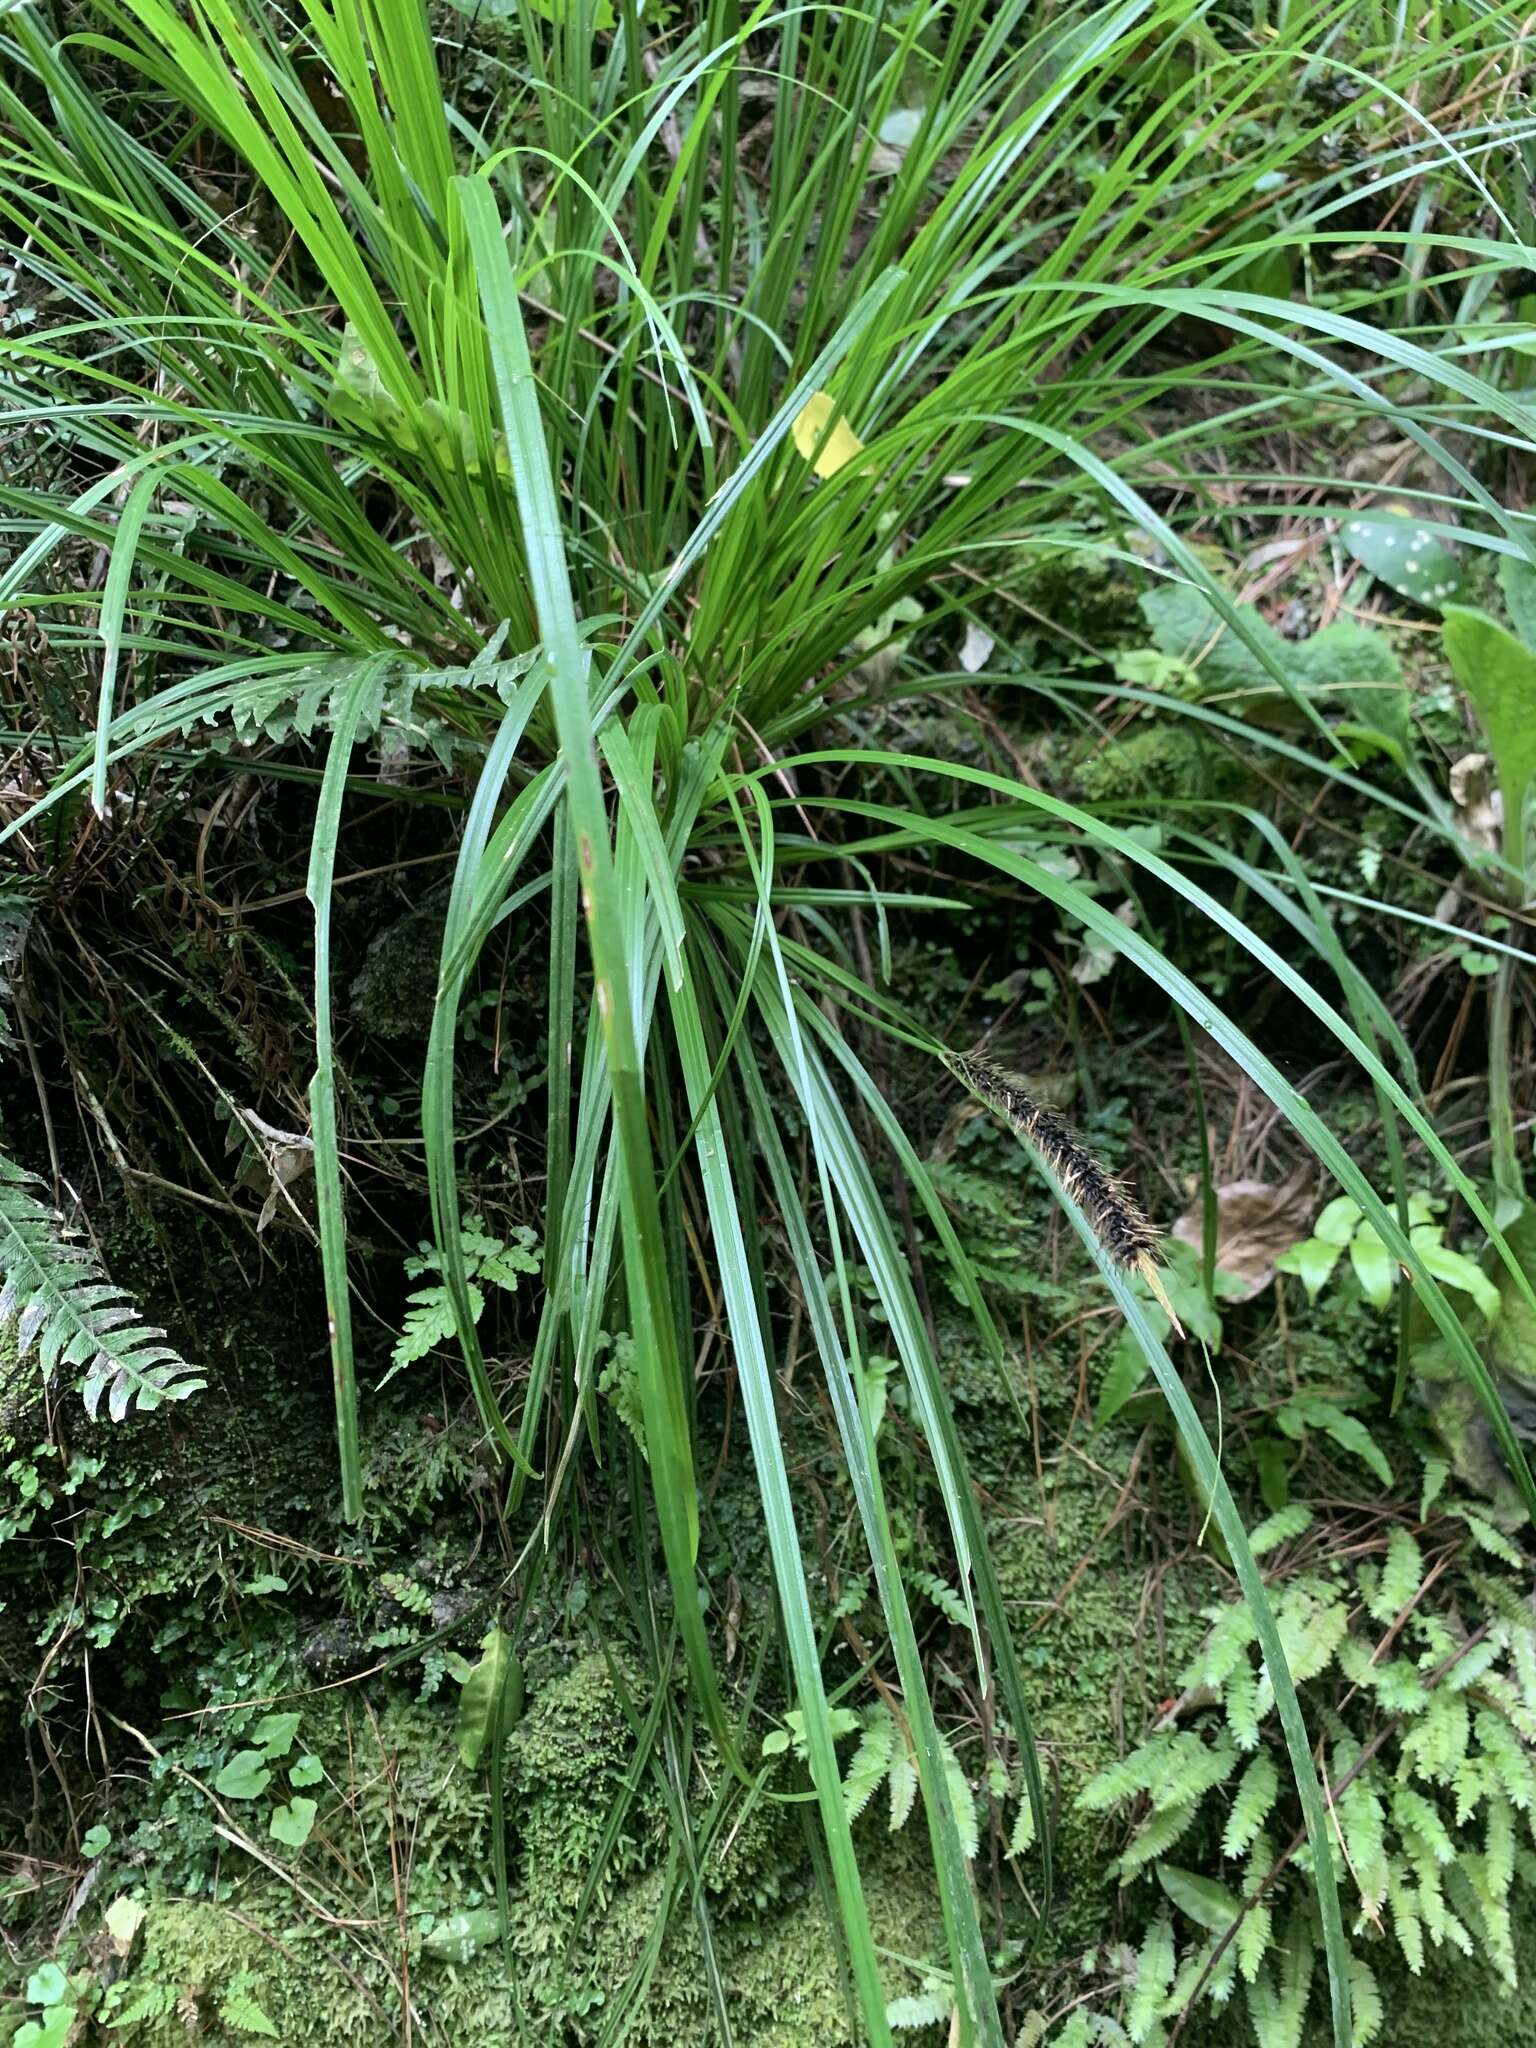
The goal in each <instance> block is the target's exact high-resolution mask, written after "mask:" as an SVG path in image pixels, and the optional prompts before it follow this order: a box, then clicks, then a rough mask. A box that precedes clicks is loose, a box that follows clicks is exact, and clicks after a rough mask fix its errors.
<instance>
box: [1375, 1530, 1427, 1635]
mask: <svg viewBox="0 0 1536 2048" xmlns="http://www.w3.org/2000/svg"><path fill="white" fill-rule="evenodd" d="M1423 1583H1424V1553H1423V1551H1422V1550H1420V1548H1419V1546H1418V1542H1417V1539H1416V1538H1415V1537H1413V1536H1412V1535H1410V1533H1409V1532H1408V1530H1406V1529H1394V1530H1393V1531H1392V1534H1391V1535H1390V1536H1389V1537H1388V1538H1387V1555H1386V1559H1385V1562H1384V1563H1383V1564H1382V1567H1381V1576H1380V1578H1379V1579H1378V1580H1377V1582H1376V1589H1375V1598H1374V1600H1373V1601H1372V1603H1371V1614H1372V1616H1373V1617H1374V1618H1375V1619H1376V1620H1377V1621H1379V1622H1381V1623H1382V1624H1383V1626H1385V1625H1386V1624H1387V1623H1389V1622H1393V1621H1395V1620H1396V1619H1397V1617H1398V1615H1400V1614H1401V1613H1402V1611H1403V1609H1404V1608H1405V1607H1406V1606H1407V1605H1408V1602H1409V1601H1410V1600H1411V1599H1412V1598H1413V1596H1414V1594H1415V1593H1417V1592H1418V1590H1419V1588H1420V1586H1422V1585H1423Z"/></svg>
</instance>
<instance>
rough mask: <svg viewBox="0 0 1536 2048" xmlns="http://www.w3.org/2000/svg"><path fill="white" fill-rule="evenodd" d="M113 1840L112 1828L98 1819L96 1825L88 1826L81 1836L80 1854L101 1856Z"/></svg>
mask: <svg viewBox="0 0 1536 2048" xmlns="http://www.w3.org/2000/svg"><path fill="white" fill-rule="evenodd" d="M111 1840H112V1830H111V1829H110V1828H109V1827H104V1826H103V1825H102V1824H101V1823H100V1822H99V1821H98V1822H97V1824H96V1826H95V1827H93V1828H87V1829H86V1831H85V1833H84V1834H83V1835H82V1836H81V1838H80V1854H81V1855H82V1856H99V1855H100V1854H101V1852H102V1850H103V1849H105V1848H106V1847H107V1845H108V1844H109V1843H110V1842H111Z"/></svg>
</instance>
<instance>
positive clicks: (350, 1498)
mask: <svg viewBox="0 0 1536 2048" xmlns="http://www.w3.org/2000/svg"><path fill="white" fill-rule="evenodd" d="M393 659H394V657H393V656H391V655H376V656H373V657H372V658H371V659H369V660H367V661H364V662H362V663H361V664H360V665H359V667H358V671H357V674H356V676H355V677H354V678H353V680H352V682H351V684H350V685H349V686H348V689H347V693H346V696H345V697H344V698H343V699H342V704H341V709H340V711H339V712H338V714H337V716H336V722H335V725H334V727H333V729H332V733H331V745H330V751H329V753H328V754H327V756H326V762H325V777H324V780H323V781H322V782H321V785H320V800H319V802H318V803H317V804H316V806H315V822H314V826H313V828H312V831H311V836H310V842H309V875H308V878H307V880H306V883H305V894H306V895H307V896H308V898H309V901H310V904H311V906H312V907H313V910H314V913H315V1073H314V1079H313V1080H312V1081H311V1082H310V1084H309V1128H310V1138H311V1142H312V1143H313V1145H314V1153H315V1211H316V1216H317V1219H318V1222H319V1227H320V1260H321V1265H322V1267H323V1269H324V1273H325V1320H326V1329H327V1332H328V1334H329V1336H330V1344H331V1374H332V1378H333V1379H334V1381H335V1386H336V1445H337V1450H338V1453H339V1455H340V1459H341V1508H342V1513H343V1514H344V1515H345V1516H346V1518H347V1520H348V1521H349V1522H355V1521H357V1519H358V1518H359V1516H360V1515H361V1514H362V1512H363V1467H362V1455H361V1451H360V1449H359V1444H358V1412H357V1371H356V1367H355V1364H354V1362H353V1357H352V1293H351V1283H350V1281H349V1280H348V1278H347V1221H346V1210H345V1206H344V1204H343V1201H342V1192H341V1160H340V1157H339V1155H338V1152H337V1145H336V1067H335V1055H334V1051H333V1046H332V1033H331V878H332V876H333V875H334V874H335V871H336V841H337V837H338V835H339V833H340V830H341V803H342V797H343V795H344V793H345V788H346V777H347V767H348V764H349V763H350V761H351V758H352V744H353V741H354V739H355V738H356V736H357V728H358V726H359V724H360V723H361V721H362V717H363V712H364V709H365V707H366V705H367V701H368V697H369V695H370V693H371V692H372V691H374V690H375V689H376V688H378V686H379V684H380V682H381V679H382V676H383V673H384V671H385V669H386V668H387V667H388V666H389V664H390V663H391V661H392V660H393Z"/></svg>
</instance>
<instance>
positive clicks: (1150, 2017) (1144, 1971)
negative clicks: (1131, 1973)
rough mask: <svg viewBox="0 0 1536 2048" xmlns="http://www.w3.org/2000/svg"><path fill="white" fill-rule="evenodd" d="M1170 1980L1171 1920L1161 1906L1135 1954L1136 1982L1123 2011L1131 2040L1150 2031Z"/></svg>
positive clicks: (1161, 2005)
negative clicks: (1138, 1951)
mask: <svg viewBox="0 0 1536 2048" xmlns="http://www.w3.org/2000/svg"><path fill="white" fill-rule="evenodd" d="M1172 1983H1173V1921H1172V1918H1171V1917H1170V1916H1169V1914H1168V1912H1167V1911H1166V1909H1165V1910H1163V1911H1160V1912H1159V1913H1158V1914H1157V1915H1156V1916H1155V1917H1154V1919H1153V1921H1152V1925H1151V1926H1150V1927H1149V1928H1148V1929H1147V1932H1146V1936H1145V1938H1144V1939H1143V1941H1142V1944H1141V1950H1140V1953H1139V1954H1138V1955H1137V1957H1136V1982H1135V1985H1134V1987H1133V1989H1132V1991H1131V2001H1130V2005H1129V2006H1128V2008H1127V2010H1126V2015H1125V2030H1126V2032H1127V2033H1128V2034H1129V2035H1130V2037H1131V2039H1132V2040H1133V2041H1135V2042H1142V2041H1145V2040H1146V2038H1147V2036H1148V2034H1150V2033H1151V2031H1152V2027H1153V2024H1154V2022H1155V2021H1156V2020H1157V2018H1158V2017H1159V2015H1160V2014H1161V2012H1162V2009H1163V2003H1164V2001H1165V2000H1166V1998H1167V1996H1168V1991H1169V1987H1170V1985H1171V1984H1172Z"/></svg>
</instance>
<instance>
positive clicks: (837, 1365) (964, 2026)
mask: <svg viewBox="0 0 1536 2048" xmlns="http://www.w3.org/2000/svg"><path fill="white" fill-rule="evenodd" d="M750 787H751V791H752V795H753V797H754V799H755V801H756V803H757V806H758V813H759V833H760V838H761V845H762V851H761V854H759V851H758V849H757V848H756V847H754V845H753V844H752V841H751V838H750V835H748V834H747V833H746V831H745V829H744V826H743V829H742V846H743V850H744V852H745V855H746V858H747V861H748V864H749V867H750V870H751V873H752V877H753V881H754V884H755V886H756V888H757V890H758V895H759V906H758V907H759V912H760V917H759V919H758V921H757V923H756V924H754V927H753V931H752V937H751V939H750V940H749V942H748V948H747V951H746V954H745V973H744V975H743V986H744V988H750V989H752V990H753V992H754V993H756V992H757V991H756V980H757V973H758V966H757V954H756V951H755V947H756V943H757V934H758V931H759V930H760V929H764V928H765V929H766V937H767V945H768V949H769V954H770V960H771V965H772V971H773V985H774V988H775V990H776V997H777V1003H776V1007H777V1011H778V1015H779V1016H780V1017H781V1018H782V1020H783V1024H784V1027H785V1028H784V1030H783V1032H782V1034H781V1035H780V1038H779V1041H778V1047H779V1051H780V1053H781V1056H782V1055H783V1053H784V1052H785V1051H786V1049H787V1051H788V1053H789V1060H788V1061H786V1067H787V1072H788V1077H789V1080H790V1082H791V1085H792V1086H793V1088H794V1090H795V1093H796V1096H797V1098H798V1100H799V1103H800V1106H801V1109H802V1112H803V1113H804V1115H805V1118H806V1126H807V1131H808V1134H809V1137H810V1142H811V1147H812V1152H813V1156H814V1159H815V1164H816V1173H817V1179H818V1183H819V1186H820V1193H821V1203H822V1213H823V1217H824V1219H825V1227H826V1230H827V1232H828V1234H829V1237H830V1245H831V1255H832V1264H833V1271H834V1274H835V1276H836V1282H837V1294H838V1299H839V1302H840V1304H841V1307H842V1315H843V1336H842V1340H841V1342H840V1341H839V1339H838V1336H837V1333H836V1328H835V1325H834V1322H833V1318H832V1314H831V1307H830V1303H829V1302H828V1300H827V1295H826V1292H825V1290H824V1288H823V1286H822V1284H821V1274H820V1270H819V1267H818V1265H817V1263H816V1260H815V1257H814V1254H813V1253H812V1251H811V1247H810V1238H809V1230H808V1226H807V1224H806V1222H805V1218H804V1215H803V1211H802V1206H801V1201H800V1198H799V1196H798V1195H797V1193H796V1192H795V1189H794V1184H793V1179H792V1177H791V1175H790V1173H789V1168H788V1161H787V1159H786V1157H785V1154H784V1150H783V1146H782V1143H781V1142H780V1141H779V1139H778V1137H777V1133H776V1132H775V1130H774V1128H773V1120H772V1117H771V1115H769V1114H768V1113H767V1103H766V1100H765V1099H764V1094H763V1089H762V1083H761V1079H760V1077H759V1074H758V1069H757V1065H756V1061H755V1059H753V1057H752V1055H751V1052H750V1049H749V1048H748V1046H747V1044H746V1041H745V1040H743V1041H742V1044H741V1047H740V1050H739V1053H738V1060H739V1064H740V1066H741V1070H742V1073H743V1076H744V1078H745V1081H746V1084H747V1088H748V1091H749V1096H750V1097H751V1098H752V1100H751V1109H752V1116H751V1118H750V1120H749V1127H750V1128H752V1129H754V1130H755V1131H757V1133H758V1144H759V1145H760V1146H761V1147H762V1149H763V1151H764V1155H765V1157H766V1158H767V1160H768V1163H769V1169H770V1177H771V1179H772V1181H773V1184H774V1189H775V1194H776V1196H777V1197H778V1200H779V1205H780V1213H781V1215H783V1216H784V1217H785V1218H786V1227H787V1228H788V1229H789V1231H790V1235H791V1242H792V1246H793V1248H794V1250H795V1254H796V1260H797V1264H798V1266H799V1268H800V1278H801V1294H802V1299H803V1300H804V1302H805V1304H806V1312H807V1314H808V1316H809V1318H810V1320H811V1324H812V1328H813V1332H814V1334H815V1337H816V1342H817V1349H818V1353H819V1355H820V1357H821V1360H822V1365H823V1370H824V1372H825V1374H826V1378H827V1387H828V1392H829V1395H830V1397H831V1401H832V1406H833V1412H834V1415H835V1416H836V1419H837V1425H838V1431H839V1435H840V1438H841V1440H842V1444H843V1452H844V1457H845V1460H846V1462H847V1465H848V1469H849V1472H850V1475H851V1477H852V1480H853V1484H854V1490H855V1498H856V1500H857V1502H858V1506H859V1512H860V1519H861V1520H862V1522H863V1524H864V1531H865V1542H866V1545H867V1547H868V1552H869V1556H870V1561H871V1566H872V1568H873V1570H874V1572H875V1576H876V1584H877V1587H878V1589H879V1592H880V1598H881V1605H882V1609H883V1611H884V1612H885V1613H886V1615H887V1619H888V1624H889V1626H890V1628H891V1631H892V1640H893V1643H894V1645H895V1649H896V1656H897V1663H898V1669H899V1670H900V1673H901V1679H902V1687H903V1694H904V1697H905V1698H906V1701H907V1704H908V1708H909V1711H910V1713H911V1714H912V1717H913V1719H914V1721H915V1723H916V1727H917V1750H918V1761H919V1776H920V1780H921V1783H922V1787H923V1800H924V1809H925V1811H926V1813H927V1815H928V1825H929V1832H930V1838H931V1843H932V1851H933V1856H934V1863H935V1869H936V1872H937V1875H938V1878H939V1883H940V1900H941V1904H942V1907H943V1913H944V1924H945V1933H946V1937H947V1939H948V1942H949V1947H950V1953H951V1956H952V1958H953V1961H954V1966H955V1977H956V1983H957V1985H958V1986H959V1987H961V1989H960V1994H959V1996H958V1998H957V2007H958V2011H959V2014H960V2024H961V2033H962V2039H964V2040H966V2041H970V2040H973V2039H974V2038H976V2037H977V2035H978V2034H979V2036H980V2038H981V2039H982V2040H984V2041H985V2042H987V2043H989V2044H990V2043H992V2042H993V2041H995V2040H997V2039H999V2034H998V2027H999V2022H998V2016H997V2001H996V1995H995V1992H994V1990H993V1987H992V1981H991V1973H990V1970H989V1967H988V1963H987V1955H986V1945H985V1941H984V1939H983V1936H982V1932H981V1926H980V1922H979V1920H978V1917H977V1913H976V1908H975V1901H974V1898H973V1896H972V1893H971V1889H970V1885H969V1881H968V1875H967V1872H966V1869H965V1858H964V1853H963V1851H962V1849H961V1846H960V1834H959V1826H958V1821H957V1818H956V1815H955V1813H954V1810H953V1806H952V1802H951V1796H950V1787H949V1781H948V1774H947V1772H946V1770H945V1768H944V1761H943V1754H942V1750H941V1745H940V1742H939V1738H938V1732H937V1728H936V1726H935V1723H934V1719H933V1710H932V1704H931V1702H930V1700H929V1697H928V1690H927V1676H926V1673H925V1672H924V1669H923V1663H922V1658H921V1656H920V1654H919V1651H918V1647H917V1641H916V1636H915V1634H914V1631H913V1628H912V1618H911V1613H910V1609H909V1608H908V1605H907V1599H906V1592H905V1588H904V1586H903V1583H902V1576H901V1569H900V1563H899V1560H898V1558H897V1554H896V1550H895V1544H894V1541H893V1538H892V1534H891V1528H890V1522H889V1518H888V1515H887V1512H886V1507H885V1498H884V1489H883V1486H882V1483H881V1478H880V1468H879V1457H878V1450H877V1447H876V1443H875V1439H874V1436H873V1434H872V1432H871V1431H870V1429H869V1426H868V1423H867V1419H866V1418H865V1417H864V1414H863V1409H862V1406H861V1404H860V1402H859V1400H858V1396H857V1393H856V1391H855V1387H854V1384H853V1382H852V1380H851V1377H850V1370H849V1367H850V1361H853V1362H856V1363H857V1364H858V1365H859V1366H860V1369H861V1368H862V1359H861V1346H860V1340H859V1319H858V1317H857V1315H856V1313H855V1311H854V1306H853V1300H852V1291H851V1288H850V1284H849V1276H848V1271H847V1267H846V1263H845V1261H844V1258H843V1254H842V1245H841V1235H840V1231H839V1228H838V1222H837V1218H838V1207H839V1205H838V1201H837V1199H836V1196H835V1193H834V1184H835V1183H834V1173H833V1169H832V1165H831V1163H830V1159H829V1153H828V1145H827V1134H826V1132H825V1131H824V1129H823V1123H822V1118H821V1116H820V1113H819V1097H820V1094H821V1092H822V1090H820V1089H818V1088H817V1087H815V1086H813V1085H812V1083H811V1078H810V1069H811V1055H810V1053H809V1049H808V1047H807V1045H806V1043H805V1039H804V1035H803V1033H802V1031H801V1029H800V1026H799V1020H798V1018H797V1015H796V1010H795V1003H794V992H793V987H792V984H791V981H790V977H789V975H788V972H787V970H786V968H785V964H784V959H783V955H782V952H781V950H780V947H779V943H778V935H777V933H776V931H775V928H774V920H773V917H772V914H771V911H772V902H771V883H772V872H773V858H772V854H773V820H772V812H771V810H770V809H769V807H768V805H767V803H766V800H765V798H764V796H763V792H762V790H761V788H760V787H759V786H758V785H756V784H753V785H750ZM733 801H734V800H733ZM738 824H741V820H740V819H739V814H738ZM737 964H738V971H741V965H742V963H740V962H738V963H737ZM717 992H718V977H717ZM759 999H760V1000H761V999H762V998H761V997H760V998H759ZM771 1001H772V998H770V1002H771ZM809 1014H811V1015H815V1014H816V1013H815V1011H814V1009H811V1010H810V1011H809ZM824 1086H825V1084H824V1081H823V1089H824ZM904 1306H905V1304H904V1303H903V1302H901V1301H888V1302H887V1311H888V1313H889V1315H890V1317H891V1320H892V1323H893V1325H897V1324H899V1322H900V1320H901V1315H902V1310H903V1308H904ZM978 1306H980V1304H979V1303H978ZM982 1321H983V1325H984V1326H989V1325H990V1318H987V1317H986V1314H985V1309H984V1307H982ZM937 1462H939V1463H940V1465H941V1467H942V1464H943V1462H944V1451H942V1450H941V1451H940V1452H939V1453H938V1454H937ZM968 1483H969V1482H968V1480H967V1479H966V1478H965V1475H964V1473H963V1472H962V1473H961V1474H960V1484H961V1485H968ZM969 1533H970V1532H969V1531H967V1530H966V1529H965V1528H964V1527H963V1526H959V1527H957V1528H956V1529H955V1540H956V1549H957V1552H959V1554H960V1555H961V1556H962V1557H964V1556H965V1554H966V1552H967V1549H968V1542H967V1538H968V1535H969ZM962 1584H963V1585H964V1586H965V1590H966V1597H967V1601H969V1598H970V1579H969V1574H968V1573H962ZM973 1626H974V1622H973ZM1004 1648H1005V1650H1006V1645H1004ZM1014 1704H1015V1703H1014V1701H1013V1700H1012V1699H1010V1700H1009V1707H1010V1711H1012V1710H1013V1707H1014ZM1015 1728H1016V1733H1017V1735H1018V1739H1019V1742H1020V1745H1021V1749H1022V1751H1023V1754H1024V1758H1025V1771H1026V1777H1027V1779H1028V1781H1029V1784H1030V1788H1031V1800H1032V1802H1034V1803H1035V1804H1036V1821H1037V1834H1038V1839H1039V1841H1040V1843H1041V1855H1042V1858H1043V1862H1044V1872H1045V1901H1044V1904H1043V1905H1042V1919H1043V1915H1044V1912H1045V1910H1046V1909H1047V1908H1048V1905H1049V1897H1050V1880H1051V1866H1050V1842H1049V1830H1048V1827H1047V1825H1046V1811H1045V1801H1044V1789H1043V1786H1042V1785H1041V1784H1040V1782H1039V1768H1038V1759H1037V1757H1036V1755H1035V1749H1034V1742H1033V1736H1032V1733H1031V1730H1030V1726H1029V1721H1028V1718H1027V1715H1022V1714H1021V1716H1020V1718H1019V1719H1018V1720H1017V1721H1016V1723H1015ZM1037 1794H1038V1800H1037V1801H1036V1795H1037Z"/></svg>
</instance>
